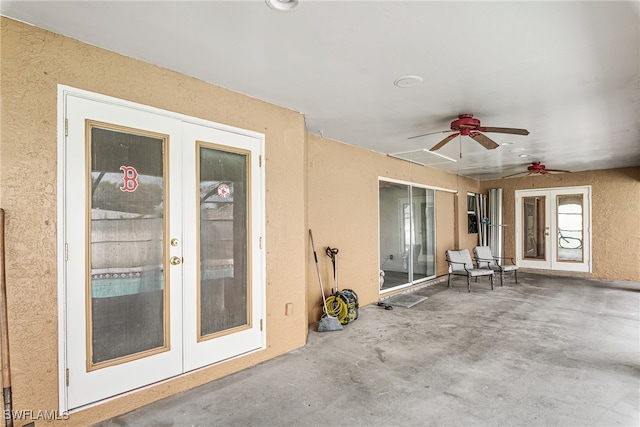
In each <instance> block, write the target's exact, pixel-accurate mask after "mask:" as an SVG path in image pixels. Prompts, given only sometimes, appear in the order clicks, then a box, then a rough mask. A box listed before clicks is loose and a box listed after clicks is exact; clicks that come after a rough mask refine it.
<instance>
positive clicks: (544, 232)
mask: <svg viewBox="0 0 640 427" xmlns="http://www.w3.org/2000/svg"><path fill="white" fill-rule="evenodd" d="M522 205H523V215H524V216H523V228H524V233H523V234H522V239H523V241H522V247H523V252H522V257H523V258H525V259H537V260H546V259H547V258H546V252H547V251H546V247H547V236H548V235H549V227H547V216H546V197H545V196H538V197H524V198H523V199H522Z"/></svg>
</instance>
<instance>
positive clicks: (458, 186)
mask: <svg viewBox="0 0 640 427" xmlns="http://www.w3.org/2000/svg"><path fill="white" fill-rule="evenodd" d="M378 177H383V178H391V179H395V180H400V181H405V182H410V183H415V184H421V185H428V186H432V187H437V188H444V189H450V190H454V191H458V193H459V194H458V195H455V194H453V193H448V192H443V191H436V272H437V274H438V275H441V274H446V271H447V264H446V262H445V261H444V252H445V250H446V249H451V248H452V247H453V246H456V247H457V246H459V245H463V246H462V247H467V248H473V246H474V245H475V244H476V242H477V235H475V234H473V235H467V219H466V218H467V213H466V193H467V191H470V192H477V191H478V190H479V187H480V186H479V183H478V181H475V180H472V179H466V178H462V177H458V176H456V175H454V174H451V173H447V172H443V171H440V170H437V169H432V168H428V167H424V166H421V165H417V164H414V163H410V162H406V161H403V160H399V159H395V158H392V157H389V156H386V155H383V154H380V153H375V152H372V151H368V150H364V149H361V148H357V147H354V146H350V145H347V144H343V143H340V142H336V141H333V140H330V139H325V138H321V137H319V136H317V135H312V134H309V135H308V197H309V201H308V215H309V227H310V228H311V229H312V230H313V237H314V241H315V245H316V251H317V253H318V259H319V262H320V270H321V274H322V280H323V284H324V285H325V292H327V288H331V286H332V284H333V270H332V267H331V260H330V259H329V258H328V257H327V256H326V255H325V253H324V251H325V249H326V247H327V246H331V247H337V248H338V249H339V253H338V271H339V287H340V288H341V289H347V288H350V289H353V290H355V291H356V293H357V294H358V297H359V302H360V304H361V305H366V304H370V303H373V302H375V301H377V300H378V299H379V298H380V294H379V280H378V277H379V276H378V274H379V273H378V272H379V242H378V234H379V232H378V210H379V208H378ZM456 198H460V204H461V206H463V208H462V210H463V211H462V212H458V215H457V216H456V211H455V206H454V205H455V199H456ZM456 227H459V228H460V230H459V233H458V232H457V231H456ZM456 234H459V236H460V238H459V241H458V237H457V235H456ZM307 250H308V256H309V258H308V271H309V277H308V283H309V293H308V295H309V322H310V323H312V322H317V321H318V319H319V317H320V315H321V305H320V304H321V301H322V300H321V297H320V288H319V284H318V278H317V274H316V270H315V265H314V259H313V255H312V252H311V247H310V246H308V249H307ZM388 295H389V294H385V296H388Z"/></svg>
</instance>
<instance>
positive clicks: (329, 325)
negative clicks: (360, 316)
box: [309, 229, 342, 332]
mask: <svg viewBox="0 0 640 427" xmlns="http://www.w3.org/2000/svg"><path fill="white" fill-rule="evenodd" d="M309 237H310V238H311V248H313V257H314V258H315V260H316V272H317V273H318V282H320V293H321V294H322V304H323V305H324V314H323V315H322V317H321V318H320V323H319V324H318V332H329V331H341V330H342V325H341V324H340V321H339V320H338V318H337V317H333V316H329V310H328V309H327V300H326V299H325V297H324V288H323V286H322V277H320V267H318V255H316V246H315V245H314V244H313V233H312V232H311V229H309Z"/></svg>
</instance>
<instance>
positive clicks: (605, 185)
mask: <svg viewBox="0 0 640 427" xmlns="http://www.w3.org/2000/svg"><path fill="white" fill-rule="evenodd" d="M558 176H559V177H561V178H562V180H561V181H553V180H550V179H548V178H545V177H544V176H532V177H527V178H524V179H521V178H511V179H499V180H492V181H482V182H481V185H482V191H487V190H489V189H490V188H502V189H503V190H504V191H503V215H504V223H505V224H508V225H511V227H505V228H504V230H505V231H504V241H505V255H506V254H512V255H513V256H515V227H513V226H514V225H515V191H516V190H529V189H534V188H540V189H542V188H556V187H572V186H586V185H590V186H591V198H592V206H591V229H592V239H591V240H592V241H591V246H592V251H591V254H592V267H593V273H592V274H593V277H596V278H600V279H611V280H633V281H640V263H639V262H638V260H639V259H640V215H639V212H640V197H639V196H640V168H638V167H636V168H625V169H611V170H599V171H588V172H576V173H571V174H562V175H558Z"/></svg>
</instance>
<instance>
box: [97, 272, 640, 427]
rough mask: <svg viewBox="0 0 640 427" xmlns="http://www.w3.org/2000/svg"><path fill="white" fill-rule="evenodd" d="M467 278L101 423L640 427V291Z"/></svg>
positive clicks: (363, 314)
mask: <svg viewBox="0 0 640 427" xmlns="http://www.w3.org/2000/svg"><path fill="white" fill-rule="evenodd" d="M519 282H520V283H518V284H515V283H514V282H513V279H512V278H509V279H508V280H505V286H504V287H500V285H499V279H498V280H497V281H496V283H497V286H496V288H495V290H493V291H491V290H490V288H489V284H488V282H487V281H486V280H481V281H479V282H478V283H472V288H471V293H467V288H466V281H465V279H464V278H455V279H452V284H453V287H452V288H447V285H446V282H445V283H438V284H436V285H433V286H429V287H425V288H422V289H420V290H418V291H416V293H417V294H420V295H425V296H428V297H429V298H428V299H427V300H426V301H424V302H421V303H419V304H417V305H415V306H414V307H412V308H402V307H395V308H394V309H393V310H384V309H383V308H381V307H378V306H377V305H375V304H374V305H369V306H366V307H362V308H361V309H360V312H359V318H358V319H357V320H356V321H355V322H353V323H352V324H350V325H347V326H345V327H344V330H342V331H334V332H325V333H318V332H316V330H315V329H312V330H311V331H310V332H309V339H308V344H307V345H306V346H305V347H303V348H301V349H299V350H296V351H293V352H291V353H288V354H286V355H283V356H281V357H278V358H276V359H273V360H270V361H268V362H265V363H262V364H260V365H258V366H255V367H252V368H249V369H246V370H244V371H241V372H238V373H236V374H233V375H230V376H227V377H225V378H222V379H219V380H217V381H214V382H211V383H209V384H206V385H204V386H201V387H198V388H196V389H193V390H190V391H187V392H184V393H181V394H179V395H176V396H172V397H170V398H167V399H164V400H162V401H159V402H156V403H153V404H150V405H148V406H145V407H142V408H140V409H137V410H135V411H133V412H130V413H128V414H125V415H122V416H119V417H116V418H113V419H111V420H108V421H105V422H102V423H100V424H98V425H99V426H105V427H106V426H329V425H332V426H337V425H340V426H551V425H553V426H638V425H640V283H635V282H614V281H599V280H593V279H583V278H573V277H558V276H544V275H538V274H531V273H521V274H520V275H519Z"/></svg>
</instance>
